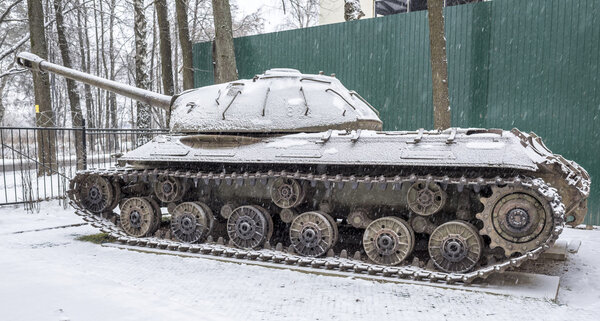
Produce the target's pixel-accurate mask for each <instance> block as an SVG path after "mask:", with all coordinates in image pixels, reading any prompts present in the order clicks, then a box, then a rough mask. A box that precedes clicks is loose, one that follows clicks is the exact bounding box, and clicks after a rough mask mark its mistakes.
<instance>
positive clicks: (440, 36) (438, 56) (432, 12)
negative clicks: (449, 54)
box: [427, 0, 450, 129]
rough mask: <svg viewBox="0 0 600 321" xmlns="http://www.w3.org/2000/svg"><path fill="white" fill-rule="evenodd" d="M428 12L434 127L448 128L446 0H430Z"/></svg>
mask: <svg viewBox="0 0 600 321" xmlns="http://www.w3.org/2000/svg"><path fill="white" fill-rule="evenodd" d="M427 13H428V14H427V16H428V19H429V49H430V52H431V79H432V82H433V127H434V128H436V129H446V128H449V127H450V100H449V98H448V64H447V60H446V37H445V36H444V1H443V0H433V1H432V0H430V1H429V3H428V9H427Z"/></svg>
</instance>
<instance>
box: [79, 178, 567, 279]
mask: <svg viewBox="0 0 600 321" xmlns="http://www.w3.org/2000/svg"><path fill="white" fill-rule="evenodd" d="M80 175H100V176H104V177H107V176H108V177H114V178H121V179H123V180H124V181H125V182H133V183H135V182H137V181H138V180H142V181H144V182H147V181H153V180H155V179H156V177H158V176H163V175H168V176H174V177H179V178H187V179H191V180H193V182H194V185H197V183H198V181H199V180H203V181H204V183H206V184H208V183H210V182H213V183H214V184H217V185H218V184H221V183H225V184H228V185H231V184H238V185H243V184H251V185H254V184H256V183H262V184H267V180H268V179H270V178H279V177H283V178H288V177H289V178H294V179H299V180H307V181H309V182H310V183H311V185H313V186H315V184H316V183H317V182H322V183H323V184H325V185H326V186H329V185H331V184H338V185H339V184H351V185H352V188H356V187H357V186H358V184H367V187H368V188H369V189H370V188H381V189H386V188H389V185H391V188H393V189H399V188H400V186H401V185H402V184H403V183H414V182H415V181H425V182H436V183H439V184H441V185H442V186H444V185H448V184H453V185H457V187H458V189H459V190H462V189H463V188H465V187H467V188H474V189H475V190H476V191H477V190H479V189H481V187H483V186H504V185H508V186H525V187H530V188H533V189H535V190H536V191H537V192H539V193H540V194H541V195H542V196H543V197H544V198H546V200H548V202H549V204H550V207H551V210H552V216H553V218H554V220H553V227H552V231H551V234H550V236H549V237H548V239H546V240H545V241H544V242H543V243H541V244H539V246H537V247H536V248H534V249H533V250H531V251H529V252H527V253H524V254H522V255H520V256H517V257H513V258H508V259H506V260H505V261H503V262H499V263H496V264H493V265H489V266H485V267H481V268H479V269H478V270H475V271H472V272H468V273H446V272H441V271H431V270H427V269H424V268H420V267H416V266H410V265H405V266H381V265H377V264H372V263H369V262H364V261H360V260H355V259H347V258H342V257H325V258H312V257H303V256H298V255H296V254H294V253H288V252H284V251H277V250H272V249H270V246H267V248H265V249H263V250H244V249H239V248H234V247H230V246H227V245H224V244H216V243H212V242H208V243H203V244H189V243H183V242H177V241H172V240H165V239H160V238H156V237H146V238H138V237H131V236H129V235H127V234H126V233H125V232H123V231H122V230H121V229H120V228H119V227H118V226H116V225H115V224H114V223H112V222H111V221H109V220H108V219H106V218H103V217H101V216H98V215H95V214H93V213H91V212H89V211H87V210H85V209H83V208H82V207H80V206H79V205H78V204H76V202H74V201H71V202H70V204H71V205H72V206H73V207H74V209H75V212H76V214H77V215H80V216H82V217H83V218H84V220H86V221H87V222H89V223H91V225H92V226H94V227H96V228H99V229H100V230H101V231H102V232H105V233H108V234H109V235H111V236H112V237H114V238H116V239H117V240H118V241H119V242H121V243H124V244H128V245H134V246H139V247H154V248H160V249H166V250H171V251H174V252H178V251H181V252H187V251H189V252H193V253H198V252H200V253H203V254H211V255H214V256H225V257H235V258H238V259H244V260H251V261H255V260H261V261H268V262H272V263H276V264H282V265H298V266H310V267H312V268H315V269H327V270H339V271H346V272H352V273H356V274H365V273H366V274H370V275H380V276H383V277H385V278H402V279H411V280H417V281H430V282H445V283H447V284H464V285H469V284H471V283H472V282H473V281H475V280H476V279H485V278H487V277H488V276H490V275H491V274H493V273H502V272H504V271H506V270H508V269H510V268H516V267H519V266H521V264H523V263H524V262H525V261H528V260H535V259H537V258H538V257H539V256H540V254H542V253H543V252H544V251H546V250H547V249H549V248H550V247H551V246H552V245H553V244H554V242H555V241H556V239H557V238H558V236H559V235H560V233H561V232H562V230H563V227H564V224H565V206H564V205H563V203H562V202H561V198H560V196H559V194H558V192H557V191H556V189H554V188H552V187H550V186H548V185H547V184H546V183H545V182H544V181H543V180H541V179H534V178H528V177H520V176H518V177H514V178H510V179H507V178H501V177H495V178H491V179H490V178H481V177H480V178H465V177H461V178H450V177H448V176H443V177H434V176H425V177H423V176H418V175H408V176H393V177H385V176H380V177H369V176H365V177H355V176H344V175H325V174H324V175H315V174H312V173H300V172H286V171H282V172H274V171H268V172H264V173H261V172H257V173H252V174H250V173H243V174H238V173H235V172H233V173H217V174H215V173H212V172H211V173H205V172H191V171H172V170H161V169H154V170H129V169H109V170H87V171H82V172H80V173H79V174H78V176H80ZM74 192H75V191H73V190H71V191H70V192H69V193H70V196H71V199H72V200H73V199H74V198H73V197H72V195H73V194H74Z"/></svg>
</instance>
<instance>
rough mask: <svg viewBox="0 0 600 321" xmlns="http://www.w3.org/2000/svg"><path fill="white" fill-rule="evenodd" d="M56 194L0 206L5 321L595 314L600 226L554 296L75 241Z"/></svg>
mask: <svg viewBox="0 0 600 321" xmlns="http://www.w3.org/2000/svg"><path fill="white" fill-rule="evenodd" d="M80 222H81V220H80V219H79V218H78V217H77V216H75V215H73V214H72V213H71V210H69V209H66V210H65V209H63V208H62V207H60V206H59V205H58V204H57V203H56V202H49V203H43V205H42V210H41V211H40V213H36V214H27V213H25V212H24V211H23V210H22V209H20V208H12V207H2V208H0V311H1V312H0V313H1V317H0V319H2V320H11V321H12V320H117V319H118V320H166V319H171V320H173V319H177V320H188V319H189V320H192V319H195V320H282V319H286V320H366V319H371V320H378V319H379V320H388V319H392V318H393V319H411V320H456V319H457V317H458V318H462V319H463V320H479V319H483V318H485V319H486V320H510V319H514V318H515V317H517V316H518V317H519V319H522V320H542V319H543V320H567V319H569V320H572V319H583V320H586V319H593V318H594V317H593V315H595V314H597V313H598V312H600V231H598V230H595V231H582V230H574V229H568V230H567V231H566V232H565V235H564V236H563V239H581V240H582V242H583V243H582V246H581V249H580V251H579V253H578V254H576V255H571V256H570V261H569V262H568V263H567V265H566V267H567V268H566V270H567V271H565V272H564V273H565V274H564V275H563V277H562V280H561V290H560V294H559V302H558V303H553V302H548V301H541V300H534V299H523V298H519V297H506V296H498V295H491V294H483V293H473V292H467V291H458V290H444V289H437V288H432V287H424V286H414V285H405V284H388V283H386V284H380V283H376V282H371V281H365V280H353V279H346V278H336V277H325V276H319V275H314V274H304V273H299V272H292V271H287V270H274V269H267V268H263V267H256V266H240V265H239V264H233V263H224V262H218V261H212V260H204V259H194V258H182V257H176V256H170V255H168V256H167V255H154V254H145V253H137V252H131V251H123V250H118V249H113V248H105V247H100V246H98V245H94V244H91V243H86V242H80V241H76V240H74V239H75V237H77V236H78V235H82V234H91V233H95V232H96V231H95V230H94V229H93V228H91V227H89V226H78V227H69V228H61V229H47V230H41V231H36V232H26V233H19V234H13V233H14V232H17V231H23V230H33V229H41V228H47V227H56V226H62V225H70V224H75V223H80Z"/></svg>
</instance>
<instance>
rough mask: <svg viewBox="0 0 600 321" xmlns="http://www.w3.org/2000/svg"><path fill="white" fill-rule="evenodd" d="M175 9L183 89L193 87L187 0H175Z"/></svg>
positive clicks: (192, 63) (192, 62)
mask: <svg viewBox="0 0 600 321" xmlns="http://www.w3.org/2000/svg"><path fill="white" fill-rule="evenodd" d="M175 10H176V11H177V27H178V29H179V43H180V44H181V56H182V57H183V90H188V89H192V88H194V61H193V56H192V42H191V41H190V30H189V26H188V15H187V10H188V0H176V1H175Z"/></svg>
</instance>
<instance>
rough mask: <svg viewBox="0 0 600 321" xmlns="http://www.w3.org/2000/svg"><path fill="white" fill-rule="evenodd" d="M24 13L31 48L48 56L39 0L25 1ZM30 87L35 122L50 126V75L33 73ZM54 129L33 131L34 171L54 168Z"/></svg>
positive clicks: (46, 170)
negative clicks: (36, 156) (36, 158)
mask: <svg viewBox="0 0 600 321" xmlns="http://www.w3.org/2000/svg"><path fill="white" fill-rule="evenodd" d="M27 14H28V17H29V31H30V34H31V36H30V38H29V40H30V43H31V51H32V52H33V53H34V54H36V55H38V56H39V57H41V58H42V59H48V48H47V43H46V31H45V30H44V9H43V7H42V1H41V0H28V1H27ZM33 87H34V92H35V107H36V117H35V120H36V125H37V126H38V127H53V126H54V113H53V111H52V103H51V96H50V79H49V78H48V74H47V73H40V72H35V73H33ZM55 136H56V135H55V133H54V131H51V130H41V131H40V132H39V133H38V135H37V143H38V158H39V161H40V163H41V166H40V167H39V171H38V174H39V175H44V174H52V169H55V168H56V146H55V141H56V140H55V139H54V138H55Z"/></svg>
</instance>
